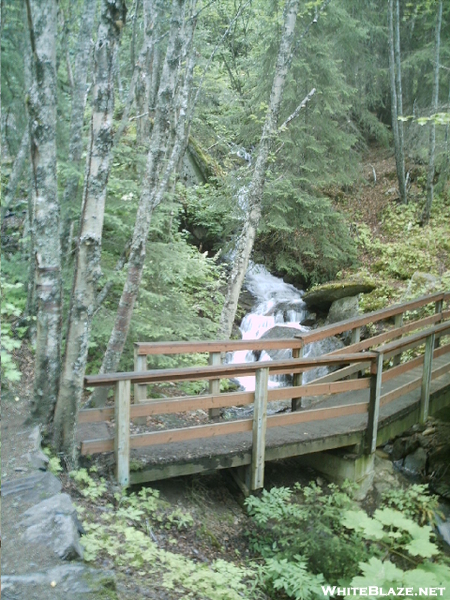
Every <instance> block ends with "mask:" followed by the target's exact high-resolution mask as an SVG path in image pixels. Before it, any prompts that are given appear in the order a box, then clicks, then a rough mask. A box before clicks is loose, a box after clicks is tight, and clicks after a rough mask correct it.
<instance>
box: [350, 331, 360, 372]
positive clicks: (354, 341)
mask: <svg viewBox="0 0 450 600" xmlns="http://www.w3.org/2000/svg"><path fill="white" fill-rule="evenodd" d="M360 341H361V327H354V328H353V329H352V339H351V341H350V343H351V344H357V343H358V342H360ZM358 376H359V371H358V372H357V373H355V374H354V375H351V376H350V379H358Z"/></svg>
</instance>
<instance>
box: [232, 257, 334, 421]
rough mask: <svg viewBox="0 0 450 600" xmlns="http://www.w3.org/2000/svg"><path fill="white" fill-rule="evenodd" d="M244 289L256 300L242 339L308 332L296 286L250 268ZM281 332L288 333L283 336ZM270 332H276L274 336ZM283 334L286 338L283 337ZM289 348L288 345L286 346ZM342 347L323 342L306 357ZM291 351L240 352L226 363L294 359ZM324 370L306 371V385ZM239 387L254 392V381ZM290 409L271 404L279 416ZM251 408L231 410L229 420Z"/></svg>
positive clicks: (272, 383)
mask: <svg viewBox="0 0 450 600" xmlns="http://www.w3.org/2000/svg"><path fill="white" fill-rule="evenodd" d="M244 285H245V288H246V289H247V290H248V291H249V292H250V293H251V295H252V296H253V297H254V299H255V304H254V307H253V308H252V311H251V312H250V313H248V314H247V315H245V317H244V318H243V319H242V323H241V325H240V330H241V333H242V339H244V340H254V339H259V338H261V337H267V338H271V337H273V338H275V337H276V338H279V337H286V338H292V337H293V335H294V334H295V331H292V330H293V329H296V330H298V331H299V332H300V331H304V332H306V331H309V327H304V326H302V325H300V323H301V322H302V321H304V320H305V319H306V317H307V315H308V313H307V309H306V304H305V303H304V302H303V300H302V296H303V293H304V292H303V291H301V290H298V289H297V288H295V287H294V286H293V285H290V284H288V283H284V281H283V280H282V279H279V278H278V277H274V276H273V275H271V274H270V273H269V272H268V271H267V269H266V268H265V267H264V266H262V265H255V264H253V263H251V264H250V267H249V269H248V271H247V274H246V277H245V284H244ZM282 328H286V329H287V330H288V331H285V332H283V331H282ZM270 330H273V335H272V336H271V334H270ZM283 333H285V334H286V335H285V336H284V335H283ZM287 345H289V344H287ZM340 345H341V343H340V342H338V341H337V340H335V339H331V340H324V341H323V342H319V343H317V344H310V345H308V346H306V347H305V354H304V355H305V357H306V356H318V355H320V354H325V353H326V352H330V351H331V350H334V349H336V347H340ZM291 356H292V352H291V350H281V351H275V352H270V354H269V353H267V352H265V351H263V352H261V353H255V352H252V351H246V350H242V351H238V352H233V353H230V354H229V355H228V356H227V362H228V363H229V364H230V363H234V364H238V363H244V362H255V361H268V360H281V359H283V358H291ZM325 373H326V370H325V369H314V370H311V371H307V372H306V373H304V375H303V382H307V381H310V380H311V379H314V378H316V377H320V376H321V375H323V374H325ZM237 381H238V383H239V384H240V386H241V387H242V388H243V389H244V390H246V391H254V389H255V377H254V376H249V377H240V378H238V379H237ZM289 382H290V380H289V377H286V376H284V375H281V376H274V377H270V379H269V387H270V388H275V387H281V386H283V385H287V384H289ZM288 405H289V402H288V401H283V402H273V403H269V408H268V412H269V413H273V412H278V411H279V410H284V409H286V408H287V406H288ZM251 411H252V408H251V407H250V408H249V407H246V408H239V409H234V408H233V409H230V410H229V411H226V413H229V416H230V417H231V416H234V417H235V416H238V415H239V416H244V415H245V414H247V413H250V412H251Z"/></svg>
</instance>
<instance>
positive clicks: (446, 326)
mask: <svg viewBox="0 0 450 600" xmlns="http://www.w3.org/2000/svg"><path fill="white" fill-rule="evenodd" d="M447 332H449V333H450V323H440V324H439V325H435V326H434V327H432V328H430V329H425V330H424V331H420V332H419V333H415V334H413V335H410V336H407V337H405V338H403V339H401V340H397V341H394V342H390V343H389V344H385V345H383V346H381V348H379V350H382V351H383V353H384V355H385V357H386V358H388V357H390V356H394V354H396V353H398V351H402V352H403V351H405V350H407V349H410V348H414V347H415V346H419V345H420V343H423V342H424V340H425V339H426V338H427V337H428V336H429V335H431V334H432V333H434V334H435V335H438V336H442V335H446V333H447Z"/></svg>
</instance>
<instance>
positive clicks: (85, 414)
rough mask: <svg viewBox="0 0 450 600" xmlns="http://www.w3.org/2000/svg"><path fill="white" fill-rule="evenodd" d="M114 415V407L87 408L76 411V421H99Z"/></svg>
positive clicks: (107, 419)
mask: <svg viewBox="0 0 450 600" xmlns="http://www.w3.org/2000/svg"><path fill="white" fill-rule="evenodd" d="M113 417H114V408H113V407H108V408H87V409H84V410H80V412H79V413H78V423H100V422H101V421H109V420H110V419H112V418H113Z"/></svg>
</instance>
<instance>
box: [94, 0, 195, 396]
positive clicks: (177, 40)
mask: <svg viewBox="0 0 450 600" xmlns="http://www.w3.org/2000/svg"><path fill="white" fill-rule="evenodd" d="M184 17H185V0H173V4H172V17H171V26H170V37H169V43H168V47H167V52H166V57H165V59H164V65H163V70H162V74H161V83H160V86H159V92H158V103H157V108H156V112H155V118H154V124H153V129H152V135H151V140H150V148H149V151H148V155H147V165H146V173H145V179H144V182H143V188H142V192H141V198H140V201H139V206H138V211H137V215H136V222H135V227H134V232H133V239H132V242H131V248H130V256H129V260H128V267H127V278H126V281H125V285H124V288H123V292H122V296H121V298H120V301H119V307H118V310H117V315H116V320H115V323H114V327H113V330H112V333H111V336H110V339H109V342H108V346H107V348H106V352H105V355H104V358H103V362H102V366H101V369H100V372H101V373H105V372H106V373H107V372H110V371H115V370H116V369H117V368H118V365H119V361H120V357H121V356H122V352H123V348H124V345H125V342H126V339H127V335H128V331H129V328H130V322H131V317H132V314H133V308H134V303H135V301H136V298H137V295H138V292H139V286H140V283H141V278H142V271H143V268H144V262H145V255H146V247H147V238H148V233H149V229H150V221H151V217H152V213H153V210H154V209H155V208H156V206H157V205H158V204H159V203H160V202H161V200H162V198H163V195H164V193H165V191H166V189H167V186H168V183H169V180H170V176H171V175H172V172H173V170H174V168H175V166H176V164H177V162H178V161H177V160H175V159H174V158H173V152H174V151H176V152H178V153H181V151H182V144H178V145H177V144H176V143H175V145H174V146H173V148H171V149H169V148H167V143H168V138H169V136H170V131H169V130H170V121H172V118H171V113H173V111H174V101H175V87H176V82H177V73H178V70H179V65H180V57H181V54H182V49H183V46H185V45H187V44H188V43H191V42H192V40H189V31H188V29H189V27H187V28H186V27H184V26H183V20H184ZM190 22H191V20H190V19H187V23H188V25H189V24H190ZM191 26H192V24H191ZM187 36H188V37H187ZM186 115H187V108H186V110H184V111H182V110H180V114H179V116H178V123H177V132H176V137H177V139H178V138H179V137H180V135H181V130H182V126H183V123H184V122H185V121H186ZM183 133H184V129H183ZM169 152H170V154H169ZM171 155H172V156H171ZM165 157H167V158H168V159H169V160H168V161H167V164H166V165H164V162H165V160H164V159H165ZM164 167H165V168H164ZM163 168H164V170H163ZM106 394H107V390H106V388H103V389H101V388H98V389H97V390H96V391H95V392H94V394H93V397H92V403H93V404H94V405H95V406H101V405H103V404H104V402H105V401H106Z"/></svg>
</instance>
